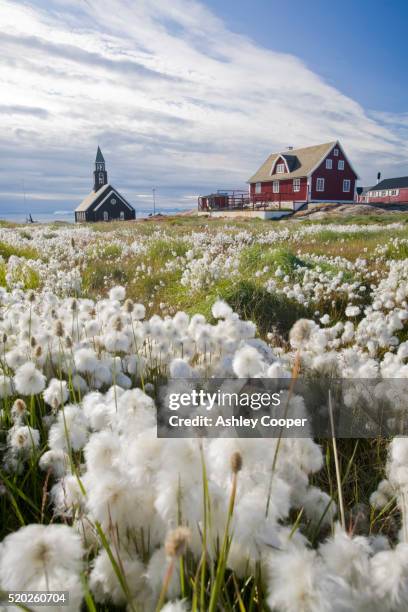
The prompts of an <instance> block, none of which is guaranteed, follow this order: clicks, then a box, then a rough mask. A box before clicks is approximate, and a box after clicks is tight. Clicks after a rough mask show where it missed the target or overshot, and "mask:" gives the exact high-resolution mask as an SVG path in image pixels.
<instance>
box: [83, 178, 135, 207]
mask: <svg viewBox="0 0 408 612" xmlns="http://www.w3.org/2000/svg"><path fill="white" fill-rule="evenodd" d="M111 193H114V194H116V196H117V197H118V198H119V199H120V200H122V202H123V203H124V204H125V205H126V206H127V207H128V208H129V209H130V210H134V208H133V206H132V205H131V204H129V202H128V201H127V200H126V198H124V197H123V195H121V194H120V193H119V191H117V189H115V187H113V186H112V185H110V184H109V183H106V185H103V187H101V188H100V189H98V191H91V193H89V194H88V195H87V196H86V198H84V199H83V200H82V202H81V203H80V205H79V206H77V208H76V209H75V212H85V211H87V210H89V209H90V208H92V207H93V206H94V205H96V206H95V210H96V209H97V208H99V206H100V205H101V203H102V201H103V200H105V199H106V198H108V197H109V195H110V194H111Z"/></svg>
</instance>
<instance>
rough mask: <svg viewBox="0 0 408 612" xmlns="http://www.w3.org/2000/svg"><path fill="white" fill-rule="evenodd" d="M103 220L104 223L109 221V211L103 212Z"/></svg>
mask: <svg viewBox="0 0 408 612" xmlns="http://www.w3.org/2000/svg"><path fill="white" fill-rule="evenodd" d="M103 220H104V221H109V213H108V211H107V210H104V211H103Z"/></svg>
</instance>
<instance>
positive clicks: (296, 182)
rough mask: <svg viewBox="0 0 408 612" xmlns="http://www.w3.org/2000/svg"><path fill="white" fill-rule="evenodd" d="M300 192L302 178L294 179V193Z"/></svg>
mask: <svg viewBox="0 0 408 612" xmlns="http://www.w3.org/2000/svg"><path fill="white" fill-rule="evenodd" d="M299 191H300V178H294V179H293V192H294V193H298V192H299Z"/></svg>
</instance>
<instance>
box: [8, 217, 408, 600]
mask: <svg viewBox="0 0 408 612" xmlns="http://www.w3.org/2000/svg"><path fill="white" fill-rule="evenodd" d="M407 218H408V217H407V215H406V214H404V213H392V214H391V213H390V214H382V215H364V216H363V215H362V216H361V217H358V216H353V217H338V218H336V217H335V216H333V215H331V216H330V220H326V219H324V220H322V221H319V222H318V223H317V222H313V221H311V220H310V219H304V220H301V221H296V220H294V219H292V220H290V221H289V222H288V221H284V220H283V221H279V222H270V221H269V222H268V221H261V220H252V221H247V220H245V221H244V220H242V221H236V220H234V221H223V220H214V219H211V220H208V219H203V218H194V217H191V218H189V217H173V218H167V219H165V218H164V219H162V220H160V221H156V220H146V221H144V222H143V221H141V222H137V223H126V224H125V223H116V224H115V223H109V224H107V223H105V224H96V225H94V226H85V225H84V226H77V227H73V226H69V225H62V224H54V225H52V224H50V225H44V226H42V225H41V226H40V225H38V226H17V225H15V226H12V225H7V224H2V225H1V227H0V301H1V313H0V314H1V316H0V367H1V371H2V376H1V382H0V397H1V401H2V409H1V416H0V452H1V455H2V457H1V465H0V531H1V534H0V540H3V544H1V545H0V588H1V589H3V590H4V591H9V590H66V589H68V590H69V592H70V603H69V608H70V609H72V610H78V609H80V607H81V606H83V607H85V608H88V609H89V610H92V611H94V610H95V609H98V610H99V609H100V610H113V609H118V610H119V609H124V608H125V607H126V609H128V610H134V611H138V610H158V609H164V610H167V611H170V612H171V611H173V612H179V611H182V610H202V611H204V610H209V611H211V612H215V610H237V611H238V610H239V611H240V612H242V611H248V612H249V611H254V610H271V611H278V612H281V611H282V612H292V611H293V612H295V611H296V612H298V611H304V612H309V611H310V612H312V611H313V612H315V611H316V612H320V611H326V610H328V611H329V610H330V611H331V610H333V611H334V612H342V611H345V610H357V611H361V612H363V611H367V610H390V611H391V610H401V611H402V610H406V609H408V580H407V578H408V527H407V526H408V522H407V520H408V507H407V499H408V477H407V475H406V474H407V473H408V472H407V470H408V443H406V440H405V439H404V438H402V437H401V438H395V439H393V440H391V439H386V438H384V437H381V438H375V437H371V438H368V439H339V440H337V441H336V442H334V441H333V440H332V439H311V438H304V439H300V438H296V439H290V438H275V439H260V440H250V439H239V438H235V439H234V438H220V439H201V440H200V439H193V438H191V439H190V438H185V439H178V440H166V439H157V437H156V405H157V402H158V398H157V392H158V387H159V385H161V384H164V383H165V382H169V383H171V384H177V379H178V378H188V379H190V378H191V379H194V378H211V377H215V378H217V377H218V378H258V377H260V378H268V379H275V378H277V379H279V378H284V377H291V378H292V380H296V379H300V378H309V379H313V377H316V378H318V377H326V378H327V377H334V378H347V379H372V380H376V381H378V386H376V387H375V389H376V392H375V397H376V398H377V399H378V400H379V401H380V400H381V401H383V402H385V404H386V405H387V407H388V405H390V406H391V409H392V411H393V415H394V417H395V419H396V420H397V422H398V423H400V424H401V427H402V426H405V420H406V412H407V408H408V406H407V401H406V394H404V393H402V394H401V393H400V392H399V391H398V392H397V390H396V389H394V387H392V386H391V390H387V392H385V391H384V385H382V381H384V380H388V379H396V380H397V379H398V380H403V379H405V378H408V364H407V359H408V223H407ZM285 397H286V401H287V402H288V405H289V404H290V403H291V402H294V401H295V400H296V398H295V397H293V396H292V395H291V393H289V394H288V395H287V396H285ZM360 400H361V398H360V397H359V396H358V395H356V396H355V397H354V396H353V398H352V401H354V402H355V403H356V405H357V404H358V402H359V401H360ZM296 401H301V400H300V399H299V400H296ZM320 408H321V407H319V406H317V407H316V409H320ZM198 412H199V411H198ZM394 417H393V418H394ZM404 431H405V430H404ZM23 603H24V602H23ZM37 604H38V602H37ZM24 605H25V606H26V607H28V608H30V609H36V608H37V607H38V605H37V606H36V602H31V603H27V602H25V603H24Z"/></svg>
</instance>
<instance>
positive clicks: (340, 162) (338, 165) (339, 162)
mask: <svg viewBox="0 0 408 612" xmlns="http://www.w3.org/2000/svg"><path fill="white" fill-rule="evenodd" d="M337 170H344V159H339V161H338V164H337Z"/></svg>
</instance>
